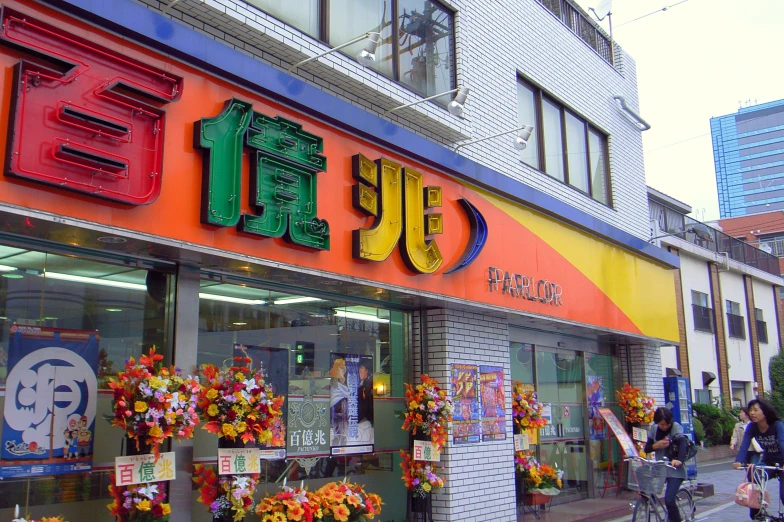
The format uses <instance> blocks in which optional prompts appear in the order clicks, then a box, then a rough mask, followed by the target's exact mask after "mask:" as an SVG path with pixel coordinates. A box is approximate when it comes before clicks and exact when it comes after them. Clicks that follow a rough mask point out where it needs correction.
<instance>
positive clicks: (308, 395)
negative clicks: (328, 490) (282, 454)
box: [286, 377, 330, 458]
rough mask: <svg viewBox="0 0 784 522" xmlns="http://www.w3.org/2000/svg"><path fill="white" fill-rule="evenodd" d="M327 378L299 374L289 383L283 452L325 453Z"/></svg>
mask: <svg viewBox="0 0 784 522" xmlns="http://www.w3.org/2000/svg"><path fill="white" fill-rule="evenodd" d="M329 390H330V382H329V379H315V378H312V377H311V378H301V379H296V380H292V381H291V382H290V383H289V401H288V402H289V403H288V413H289V414H288V423H287V428H286V437H287V438H286V455H287V456H288V457H289V458H293V457H328V456H329V454H330V452H329V444H330V440H329V437H330V435H329V420H330V407H329V401H330V395H329Z"/></svg>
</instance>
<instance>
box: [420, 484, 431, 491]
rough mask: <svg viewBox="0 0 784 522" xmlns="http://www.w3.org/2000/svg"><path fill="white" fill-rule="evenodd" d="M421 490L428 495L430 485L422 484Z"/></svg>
mask: <svg viewBox="0 0 784 522" xmlns="http://www.w3.org/2000/svg"><path fill="white" fill-rule="evenodd" d="M422 489H424V490H425V491H426V492H427V493H430V483H429V482H425V483H424V484H422Z"/></svg>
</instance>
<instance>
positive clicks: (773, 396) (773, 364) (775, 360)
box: [765, 352, 784, 416]
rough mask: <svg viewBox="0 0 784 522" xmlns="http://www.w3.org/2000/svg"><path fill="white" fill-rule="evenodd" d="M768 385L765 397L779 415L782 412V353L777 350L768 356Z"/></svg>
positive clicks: (783, 386) (783, 356) (783, 355)
mask: <svg viewBox="0 0 784 522" xmlns="http://www.w3.org/2000/svg"><path fill="white" fill-rule="evenodd" d="M769 371H770V387H771V389H770V390H768V391H767V392H766V393H765V398H766V399H767V400H768V401H769V402H770V403H771V404H772V405H773V407H774V408H776V412H777V413H778V414H779V416H781V415H782V414H784V354H782V353H781V352H779V354H778V355H775V356H773V357H771V358H770V370H769Z"/></svg>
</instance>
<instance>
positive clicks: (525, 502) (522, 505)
mask: <svg viewBox="0 0 784 522" xmlns="http://www.w3.org/2000/svg"><path fill="white" fill-rule="evenodd" d="M515 492H516V493H517V506H518V512H520V513H521V514H522V515H523V518H525V512H526V511H528V512H529V513H531V514H532V515H533V516H534V518H536V519H538V518H539V505H540V504H535V503H533V502H532V500H533V495H535V493H529V492H527V491H525V485H524V484H523V482H522V480H520V479H518V478H517V477H515ZM542 496H543V497H545V496H547V495H542ZM547 500H549V497H548V498H547ZM545 503H546V502H545Z"/></svg>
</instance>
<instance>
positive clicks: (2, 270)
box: [0, 265, 16, 272]
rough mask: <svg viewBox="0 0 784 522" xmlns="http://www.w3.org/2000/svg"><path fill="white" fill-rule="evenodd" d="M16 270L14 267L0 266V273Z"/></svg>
mask: <svg viewBox="0 0 784 522" xmlns="http://www.w3.org/2000/svg"><path fill="white" fill-rule="evenodd" d="M14 270H16V267H13V266H8V265H0V272H13V271H14Z"/></svg>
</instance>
